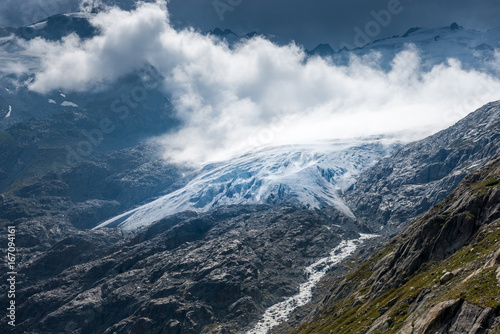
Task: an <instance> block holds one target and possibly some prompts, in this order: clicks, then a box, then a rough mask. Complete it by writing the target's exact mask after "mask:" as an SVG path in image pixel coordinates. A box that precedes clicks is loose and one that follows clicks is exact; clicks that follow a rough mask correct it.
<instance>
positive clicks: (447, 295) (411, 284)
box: [293, 164, 500, 334]
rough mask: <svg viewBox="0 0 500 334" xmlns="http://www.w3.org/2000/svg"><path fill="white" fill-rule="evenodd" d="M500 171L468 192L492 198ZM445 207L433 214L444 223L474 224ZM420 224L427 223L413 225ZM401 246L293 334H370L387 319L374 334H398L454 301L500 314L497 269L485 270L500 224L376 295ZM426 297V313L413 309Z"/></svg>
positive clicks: (370, 264) (358, 273)
mask: <svg viewBox="0 0 500 334" xmlns="http://www.w3.org/2000/svg"><path fill="white" fill-rule="evenodd" d="M499 168H500V164H496V165H494V166H492V167H491V168H490V172H489V173H488V175H487V177H486V178H484V179H482V180H481V181H479V182H477V183H476V184H473V185H472V186H470V187H469V190H470V191H471V192H472V193H473V194H474V195H475V196H479V197H483V196H489V195H490V194H491V192H492V191H493V190H494V188H498V187H500V182H499V180H500V174H499V173H491V171H494V170H495V171H498V169H499ZM444 202H446V201H444ZM444 202H443V203H440V204H438V205H437V206H436V207H435V208H433V210H434V211H435V212H436V214H439V215H441V216H442V218H443V220H446V219H449V218H450V217H451V216H452V215H456V214H464V215H468V216H469V217H470V218H473V219H475V217H473V215H472V214H471V213H469V212H461V213H453V212H449V211H444V210H445V208H446V207H448V206H447V205H446V204H447V203H444ZM419 223H422V222H421V221H420V220H416V221H415V222H414V224H419ZM396 240H397V239H394V240H392V242H391V243H389V244H388V245H387V246H386V247H384V248H382V249H381V250H379V251H378V252H377V253H376V254H374V255H373V256H372V257H371V258H370V259H369V260H368V261H366V262H365V263H363V264H362V265H361V266H359V268H357V269H356V270H355V271H354V272H352V273H351V274H350V275H348V276H347V277H346V279H345V280H344V284H346V286H345V288H344V290H346V291H349V292H348V294H347V295H345V296H343V297H340V298H337V299H336V300H335V301H334V302H333V303H331V304H330V305H328V308H327V309H328V310H327V311H326V312H325V311H324V310H323V313H322V315H321V316H320V317H318V318H317V319H316V320H315V321H313V322H312V323H309V324H308V323H305V324H303V325H302V326H300V327H299V328H297V329H295V330H294V331H293V333H301V334H302V333H343V334H348V333H366V332H367V331H368V330H369V329H370V328H371V327H372V326H373V324H374V323H375V322H376V321H377V319H379V318H381V317H382V316H383V315H384V321H385V326H383V327H384V329H379V330H376V331H374V333H397V332H398V331H399V330H400V329H401V328H402V327H403V325H404V324H405V323H406V322H408V321H413V320H415V319H417V318H418V317H419V316H420V315H422V314H423V313H425V312H427V311H428V310H429V309H430V308H431V307H433V306H435V305H436V304H438V303H439V302H441V301H445V300H450V299H455V298H462V299H464V300H465V301H467V302H469V303H471V304H475V305H478V306H481V307H483V308H485V307H492V308H496V310H497V314H498V313H499V312H500V284H499V283H498V282H497V280H496V273H495V271H496V270H497V268H498V265H494V266H492V267H488V266H486V264H487V262H488V261H490V259H491V255H492V254H493V253H495V252H496V251H497V250H498V249H500V219H499V220H496V221H494V222H493V223H491V224H489V225H486V226H483V227H482V228H481V229H480V230H479V232H478V233H476V236H475V240H474V242H473V243H472V244H470V245H468V246H466V247H463V248H462V249H460V250H459V251H457V252H455V253H454V254H453V255H451V256H450V257H448V258H447V259H445V260H444V261H439V262H437V261H436V262H427V263H425V264H424V265H423V266H421V267H420V268H419V270H418V271H417V272H416V273H415V274H414V275H412V277H410V278H408V279H406V280H405V281H403V282H401V284H400V285H399V286H398V287H396V288H392V289H390V290H386V291H381V292H379V293H371V292H370V291H371V289H372V286H371V285H370V284H369V283H368V280H369V279H370V277H371V276H372V274H373V273H374V271H375V269H376V268H377V264H378V263H379V262H380V260H381V259H383V258H384V257H386V256H387V255H390V254H391V252H393V250H394V249H395V248H396ZM452 271H456V275H455V276H454V277H453V278H452V279H451V280H450V281H448V282H446V283H441V282H440V278H441V276H442V275H443V273H444V272H452ZM429 291H431V293H429ZM424 295H425V296H426V298H425V299H424V300H423V301H422V302H421V303H420V304H421V305H422V307H418V308H415V307H413V308H412V304H413V305H414V304H415V303H414V302H415V301H416V300H418V299H419V298H422V296H424ZM494 333H500V328H496V329H495V332H494Z"/></svg>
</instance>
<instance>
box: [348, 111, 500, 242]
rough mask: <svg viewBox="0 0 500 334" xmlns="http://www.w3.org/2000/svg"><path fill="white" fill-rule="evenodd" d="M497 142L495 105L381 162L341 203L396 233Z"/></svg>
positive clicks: (498, 149)
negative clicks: (345, 202) (344, 202)
mask: <svg viewBox="0 0 500 334" xmlns="http://www.w3.org/2000/svg"><path fill="white" fill-rule="evenodd" d="M499 138H500V102H495V103H490V104H487V105H486V106H484V107H482V108H481V109H479V110H477V111H476V112H474V113H472V114H470V115H469V116H467V117H466V118H464V119H463V120H461V121H459V122H458V123H457V124H455V125H454V126H452V127H450V128H448V129H446V130H443V131H441V132H439V133H437V134H435V135H433V136H431V137H428V138H426V139H424V140H421V141H418V142H415V143H412V144H409V145H407V146H405V147H403V148H402V149H400V150H399V151H397V152H396V153H394V154H393V155H392V156H390V157H387V158H385V159H382V160H381V161H380V162H378V163H377V164H376V165H375V167H373V168H371V169H369V170H367V171H366V172H365V173H363V174H361V176H360V178H359V179H358V181H357V183H356V184H355V185H354V186H353V187H351V189H349V190H348V191H347V192H346V194H345V196H346V199H347V202H348V204H349V206H350V208H351V210H352V211H353V212H354V214H355V215H356V216H357V217H358V218H360V219H363V220H365V221H366V222H367V223H368V224H369V225H370V226H373V227H375V226H380V225H382V226H385V229H386V230H387V231H388V233H393V232H395V231H400V230H401V229H402V228H404V226H406V225H407V224H408V223H409V222H411V221H412V220H413V219H415V218H416V217H417V216H419V215H421V214H423V213H424V212H426V211H427V210H428V209H430V208H431V207H432V206H433V205H435V204H437V203H438V202H440V201H441V200H443V199H444V198H445V197H446V196H447V195H448V194H449V193H450V192H451V191H452V190H453V189H455V187H456V186H457V185H458V184H459V183H460V181H461V180H462V179H463V178H464V177H465V175H467V174H468V173H469V172H470V171H472V170H474V169H476V168H478V166H481V165H483V164H484V163H485V162H487V161H488V160H490V159H491V158H493V157H495V156H496V155H498V154H500V145H498V142H499Z"/></svg>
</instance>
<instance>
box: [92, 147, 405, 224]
mask: <svg viewBox="0 0 500 334" xmlns="http://www.w3.org/2000/svg"><path fill="white" fill-rule="evenodd" d="M399 146H400V143H399V142H398V141H396V140H393V139H390V138H378V139H374V138H370V139H356V140H351V141H347V142H346V141H343V142H340V141H330V142H322V143H316V144H309V145H286V146H277V147H267V148H263V149H259V150H256V151H254V152H250V153H246V154H244V155H242V156H239V157H236V158H234V159H231V160H229V161H225V162H219V163H214V164H210V165H206V166H204V167H203V168H202V169H201V170H200V172H199V173H198V174H197V176H196V177H194V178H193V179H192V180H191V181H190V182H189V183H188V184H187V185H186V186H184V187H182V188H181V189H178V190H176V191H174V192H172V193H169V194H167V195H165V196H162V197H160V198H158V199H156V200H154V201H152V202H150V203H147V204H145V205H142V206H139V207H137V208H135V209H133V210H130V211H128V212H125V213H123V214H121V215H119V216H116V217H113V218H111V219H109V220H107V221H105V222H103V223H101V224H100V225H98V226H97V227H95V229H100V228H106V227H119V228H121V229H122V231H124V232H132V231H134V230H137V229H139V228H142V227H145V226H148V225H150V224H152V223H154V222H155V221H157V220H160V219H162V218H164V217H166V216H169V215H172V214H175V213H179V212H182V211H195V212H206V211H209V210H211V209H214V208H216V207H218V206H222V205H236V204H271V205H273V204H284V203H287V204H294V205H298V206H304V207H307V208H309V209H317V208H321V207H327V206H332V207H335V208H337V209H338V210H340V211H341V212H343V213H344V214H345V215H347V216H349V217H352V218H354V215H353V213H352V212H351V211H350V210H349V208H348V207H347V205H345V203H344V202H343V201H342V199H341V197H340V194H341V192H342V191H344V190H346V189H347V188H349V187H350V186H351V185H352V184H353V183H354V182H355V180H356V177H357V175H359V173H361V172H362V171H363V170H365V169H366V168H369V167H371V166H373V165H374V164H375V163H376V162H377V161H379V160H380V159H381V158H382V157H384V156H387V155H388V154H390V153H392V152H393V151H394V150H395V149H396V148H398V147H399Z"/></svg>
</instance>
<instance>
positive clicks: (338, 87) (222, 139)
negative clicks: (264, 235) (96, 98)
mask: <svg viewBox="0 0 500 334" xmlns="http://www.w3.org/2000/svg"><path fill="white" fill-rule="evenodd" d="M167 6H168V5H167V4H166V3H165V2H164V1H158V2H156V3H142V4H138V7H137V9H133V10H130V11H126V10H122V9H119V8H116V7H113V8H109V9H107V10H104V11H101V12H99V13H98V14H96V15H95V14H87V15H88V20H89V21H90V23H91V24H92V25H93V26H94V27H96V28H97V30H98V31H99V33H98V34H97V35H95V36H94V37H92V38H87V39H82V38H80V37H78V36H77V35H75V34H71V35H68V36H66V37H64V38H63V39H62V41H47V40H44V39H33V40H30V41H22V40H19V41H18V42H17V43H18V47H19V48H21V49H22V51H18V52H20V53H22V54H23V55H24V56H25V57H28V58H31V59H33V61H34V62H36V64H38V63H39V64H40V65H31V64H30V63H29V62H28V63H26V64H25V65H24V66H25V68H19V63H17V64H16V66H17V67H16V68H17V70H16V72H17V73H20V72H21V73H25V74H30V75H32V76H33V80H31V81H28V86H29V89H30V90H32V91H35V92H38V93H41V94H44V93H48V92H51V91H54V90H59V89H61V90H64V91H74V92H84V91H94V90H96V89H103V87H106V85H109V84H111V83H113V82H115V81H116V80H118V79H119V78H121V77H123V76H124V75H127V74H129V73H133V72H134V71H136V70H138V69H140V68H142V67H143V66H145V65H146V64H151V65H153V66H154V67H155V68H156V69H157V70H158V71H159V72H160V73H161V74H162V75H163V76H164V77H165V80H164V83H163V86H164V87H163V89H164V90H165V91H166V92H168V94H169V96H170V98H171V101H172V103H173V104H174V107H175V110H176V114H177V117H178V118H179V119H180V120H181V122H182V124H183V125H182V127H181V128H180V129H178V130H177V131H175V132H174V133H171V132H170V133H167V134H166V135H165V136H164V137H160V138H157V140H160V141H162V142H163V143H164V145H165V147H166V149H165V152H166V153H165V154H166V156H167V157H168V158H173V159H174V160H176V161H190V162H195V163H203V162H207V161H218V160H221V159H226V158H228V157H230V156H232V155H233V154H235V153H241V151H248V150H251V149H254V148H256V147H260V146H266V145H286V144H298V143H310V142H315V141H319V140H328V139H338V138H353V137H359V136H370V135H381V134H384V135H385V134H391V135H396V136H398V137H401V139H402V140H406V141H408V140H413V139H418V138H423V137H424V136H426V135H429V134H431V133H434V132H436V131H438V130H440V129H443V128H445V127H447V126H449V125H451V124H453V123H454V122H456V121H458V120H459V119H460V118H461V117H463V116H465V115H466V113H468V112H470V111H471V110H474V109H475V108H478V107H480V106H481V105H483V104H484V103H486V102H488V101H491V100H494V99H497V98H499V96H498V93H497V92H498V91H500V80H499V79H498V77H497V75H496V74H497V73H498V72H496V71H497V69H498V62H499V60H500V53H498V52H495V53H494V57H493V58H491V59H489V60H487V62H486V64H485V65H483V66H482V67H483V68H484V66H486V69H490V71H488V72H485V71H484V69H483V70H482V69H477V70H476V69H464V68H463V67H462V65H461V63H460V61H458V60H454V59H449V60H446V61H443V62H442V63H436V64H432V66H430V67H429V66H428V64H426V65H427V66H426V67H424V66H423V65H424V64H423V63H422V61H421V58H420V55H419V52H420V51H419V49H418V48H416V47H415V46H413V44H412V43H411V40H410V41H409V42H408V43H407V44H406V47H405V48H404V49H403V50H402V51H401V52H398V53H396V54H394V55H393V56H392V57H391V59H392V60H391V61H390V63H389V69H388V70H386V69H384V68H383V67H382V64H381V61H380V57H381V54H380V53H379V52H377V51H375V52H370V53H368V54H366V55H363V56H359V57H358V56H356V55H351V57H350V60H349V62H348V63H347V64H346V65H336V63H335V62H332V61H331V60H329V59H328V58H320V57H307V55H306V53H305V51H304V49H302V48H301V47H300V46H297V45H296V44H294V43H291V44H287V45H278V44H275V43H273V42H271V41H269V40H268V39H267V38H265V37H261V36H256V37H253V38H251V39H248V40H242V41H241V42H240V43H237V44H236V45H234V46H232V47H230V46H228V45H227V43H225V42H224V41H221V40H220V39H218V38H216V37H213V36H210V35H205V34H201V33H200V32H198V31H196V30H193V29H182V30H179V29H176V28H174V27H173V26H172V24H171V20H170V14H169V10H168V7H167ZM478 43H479V41H478ZM389 51H390V52H392V51H391V50H389ZM389 54H390V53H389ZM118 59H119V60H120V61H117V60H118ZM12 68H14V66H12ZM72 69H78V71H72ZM68 72H72V75H65V73H68ZM478 87H480V88H478ZM484 87H487V88H486V89H484ZM361 120H363V121H361Z"/></svg>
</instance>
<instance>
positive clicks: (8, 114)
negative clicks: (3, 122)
mask: <svg viewBox="0 0 500 334" xmlns="http://www.w3.org/2000/svg"><path fill="white" fill-rule="evenodd" d="M11 112H12V107H11V106H9V112H8V113H7V115H5V118H8V117H10V113H11Z"/></svg>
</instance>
